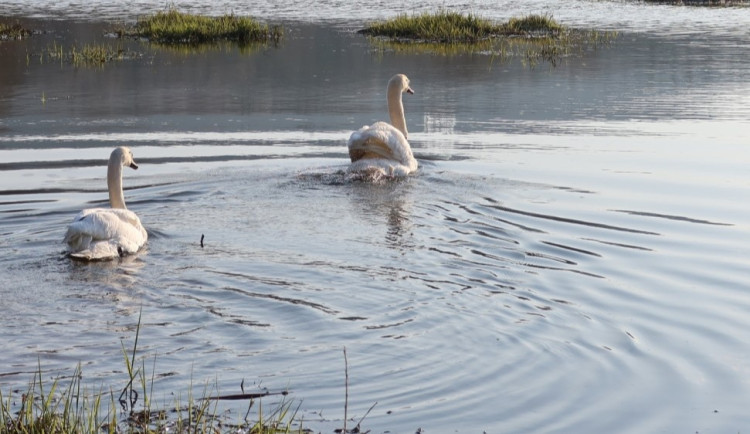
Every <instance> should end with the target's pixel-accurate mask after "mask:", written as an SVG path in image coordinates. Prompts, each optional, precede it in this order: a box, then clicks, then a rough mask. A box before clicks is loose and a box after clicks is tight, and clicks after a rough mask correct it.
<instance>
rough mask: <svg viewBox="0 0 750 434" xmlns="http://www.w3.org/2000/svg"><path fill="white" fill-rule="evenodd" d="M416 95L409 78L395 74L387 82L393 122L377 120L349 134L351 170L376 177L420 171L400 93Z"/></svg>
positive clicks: (389, 106)
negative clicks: (412, 150)
mask: <svg viewBox="0 0 750 434" xmlns="http://www.w3.org/2000/svg"><path fill="white" fill-rule="evenodd" d="M404 92H406V93H409V94H413V93H414V91H413V90H412V89H411V87H409V79H408V78H407V77H406V76H405V75H404V74H396V75H394V76H393V77H391V79H390V80H389V81H388V114H389V115H390V117H391V123H390V124H389V123H387V122H376V123H374V124H372V125H371V126H364V127H362V128H360V129H359V130H357V131H355V132H353V133H352V135H351V137H349V143H348V146H349V158H351V160H352V164H351V165H350V166H349V171H350V172H364V173H368V174H371V175H375V176H383V175H385V176H406V175H408V174H410V173H412V172H414V171H416V170H417V160H415V159H414V155H413V154H412V152H411V146H409V142H408V141H407V140H406V137H407V136H408V132H407V131H406V119H405V118H404V104H403V102H402V101H401V95H402V94H403V93H404Z"/></svg>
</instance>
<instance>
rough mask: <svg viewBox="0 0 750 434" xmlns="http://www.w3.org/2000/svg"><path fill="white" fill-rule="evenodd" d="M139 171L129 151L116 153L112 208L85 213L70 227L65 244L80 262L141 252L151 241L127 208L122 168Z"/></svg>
mask: <svg viewBox="0 0 750 434" xmlns="http://www.w3.org/2000/svg"><path fill="white" fill-rule="evenodd" d="M124 166H127V167H130V168H132V169H138V165H137V164H135V161H133V153H132V152H131V151H130V149H129V148H127V147H125V146H121V147H119V148H116V149H115V150H114V151H112V154H111V155H110V156H109V164H108V165H107V187H108V188H109V205H110V206H111V208H89V209H84V210H83V211H81V212H80V213H79V214H78V215H77V216H76V217H75V218H74V219H73V222H72V223H71V224H70V225H69V226H68V230H67V232H66V233H65V243H67V245H68V254H69V255H70V256H71V257H73V258H76V259H85V260H89V261H93V260H105V259H112V258H116V257H118V256H124V255H128V254H132V253H135V252H137V251H138V250H139V249H140V248H141V247H143V245H144V244H145V243H146V240H147V239H148V235H147V234H146V230H145V229H144V228H143V226H142V225H141V220H140V219H139V218H138V216H137V215H136V214H135V213H134V212H133V211H129V210H128V209H127V208H126V207H125V197H124V195H123V193H122V168H123V167H124Z"/></svg>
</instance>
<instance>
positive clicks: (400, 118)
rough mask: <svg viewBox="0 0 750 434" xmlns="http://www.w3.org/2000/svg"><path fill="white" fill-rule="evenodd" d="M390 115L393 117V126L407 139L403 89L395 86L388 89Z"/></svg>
mask: <svg viewBox="0 0 750 434" xmlns="http://www.w3.org/2000/svg"><path fill="white" fill-rule="evenodd" d="M388 114H389V115H390V117H391V125H393V126H394V127H395V128H396V129H398V130H399V131H401V132H402V133H403V134H404V137H407V136H408V134H409V132H408V131H407V130H406V118H404V104H403V103H402V102H401V89H399V88H398V87H395V86H391V87H389V88H388Z"/></svg>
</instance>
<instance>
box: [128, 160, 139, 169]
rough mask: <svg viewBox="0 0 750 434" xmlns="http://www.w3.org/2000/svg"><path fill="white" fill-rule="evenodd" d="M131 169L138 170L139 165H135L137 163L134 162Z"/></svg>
mask: <svg viewBox="0 0 750 434" xmlns="http://www.w3.org/2000/svg"><path fill="white" fill-rule="evenodd" d="M130 168H131V169H135V170H138V165H137V164H135V161H134V162H132V163H130Z"/></svg>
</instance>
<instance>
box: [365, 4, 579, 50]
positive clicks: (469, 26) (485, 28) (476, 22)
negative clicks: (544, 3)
mask: <svg viewBox="0 0 750 434" xmlns="http://www.w3.org/2000/svg"><path fill="white" fill-rule="evenodd" d="M562 30H565V28H564V27H563V26H562V25H560V24H559V23H557V22H556V21H555V20H554V19H553V18H552V17H550V16H547V15H528V16H526V17H522V18H512V19H511V20H509V21H508V22H506V23H494V22H492V21H490V20H486V19H483V18H480V17H478V16H476V15H473V14H461V13H458V12H451V11H440V12H436V13H423V14H420V15H412V16H409V15H405V14H404V15H399V16H397V17H395V18H393V19H390V20H386V21H380V22H376V23H373V24H371V25H370V26H368V27H366V28H365V29H363V30H360V33H363V34H366V35H370V36H381V37H386V38H391V39H397V40H411V41H419V42H428V43H476V42H479V41H483V40H487V39H492V38H497V37H501V36H530V35H540V34H544V35H551V34H556V33H559V32H560V31H562Z"/></svg>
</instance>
